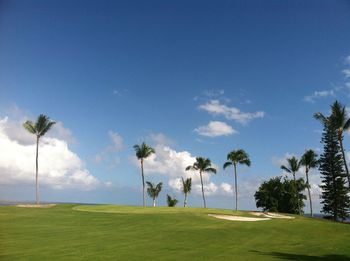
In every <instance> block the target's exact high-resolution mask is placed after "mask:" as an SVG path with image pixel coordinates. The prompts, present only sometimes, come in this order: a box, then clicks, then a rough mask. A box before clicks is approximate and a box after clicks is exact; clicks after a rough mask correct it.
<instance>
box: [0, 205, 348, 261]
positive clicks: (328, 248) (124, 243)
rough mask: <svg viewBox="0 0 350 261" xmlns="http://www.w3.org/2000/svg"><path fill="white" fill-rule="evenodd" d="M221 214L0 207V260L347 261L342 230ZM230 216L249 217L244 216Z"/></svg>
mask: <svg viewBox="0 0 350 261" xmlns="http://www.w3.org/2000/svg"><path fill="white" fill-rule="evenodd" d="M208 213H216V214H232V213H233V212H232V211H229V210H218V209H194V208H188V209H183V208H167V207H157V208H142V207H127V206H111V205H97V206H78V205H58V206H55V207H53V208H47V209H29V208H19V207H15V206H4V207H0V259H1V260H142V259H144V260H350V225H348V224H340V223H332V222H330V221H326V220H316V219H310V218H300V217H297V218H296V219H293V220H277V219H274V220H269V221H259V222H237V221H226V220H219V219H215V218H213V217H209V216H208V215H207V214H208ZM234 214H235V215H243V216H249V213H247V212H235V213H234Z"/></svg>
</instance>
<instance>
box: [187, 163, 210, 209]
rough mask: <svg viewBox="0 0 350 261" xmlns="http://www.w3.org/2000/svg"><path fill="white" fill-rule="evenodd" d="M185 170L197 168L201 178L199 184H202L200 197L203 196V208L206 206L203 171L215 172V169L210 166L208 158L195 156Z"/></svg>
mask: <svg viewBox="0 0 350 261" xmlns="http://www.w3.org/2000/svg"><path fill="white" fill-rule="evenodd" d="M186 170H198V171H199V176H200V179H201V185H202V197H203V204H204V208H206V207H207V204H206V202H205V196H204V186H203V177H202V173H203V172H209V173H214V174H216V169H215V168H213V167H212V166H211V161H210V159H207V158H203V157H196V161H195V162H194V163H193V165H191V166H188V167H187V168H186Z"/></svg>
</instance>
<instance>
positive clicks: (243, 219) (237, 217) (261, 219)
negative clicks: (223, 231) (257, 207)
mask: <svg viewBox="0 0 350 261" xmlns="http://www.w3.org/2000/svg"><path fill="white" fill-rule="evenodd" d="M208 216H210V217H215V218H219V219H225V220H232V221H246V222H252V221H253V222H254V221H263V220H270V219H271V218H253V217H239V216H229V215H214V214H208Z"/></svg>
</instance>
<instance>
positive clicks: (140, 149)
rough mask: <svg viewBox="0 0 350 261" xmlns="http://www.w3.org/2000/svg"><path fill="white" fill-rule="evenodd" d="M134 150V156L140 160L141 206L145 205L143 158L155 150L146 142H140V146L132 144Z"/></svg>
mask: <svg viewBox="0 0 350 261" xmlns="http://www.w3.org/2000/svg"><path fill="white" fill-rule="evenodd" d="M134 149H135V152H136V157H137V158H138V159H139V160H140V163H141V177H142V196H143V206H144V207H145V206H146V202H145V176H144V172H143V161H144V159H145V158H147V157H149V156H150V155H151V154H152V153H155V150H154V149H153V148H152V147H150V146H148V145H147V144H146V143H144V142H143V143H142V144H141V146H139V145H134Z"/></svg>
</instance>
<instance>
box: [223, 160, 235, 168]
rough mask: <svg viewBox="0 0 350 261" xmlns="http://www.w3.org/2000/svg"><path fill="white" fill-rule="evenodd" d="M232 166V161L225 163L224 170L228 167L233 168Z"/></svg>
mask: <svg viewBox="0 0 350 261" xmlns="http://www.w3.org/2000/svg"><path fill="white" fill-rule="evenodd" d="M232 165H233V163H232V162H231V161H226V162H225V163H224V166H223V169H226V168H227V167H229V166H232Z"/></svg>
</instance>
